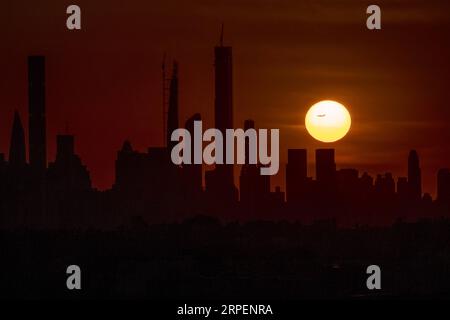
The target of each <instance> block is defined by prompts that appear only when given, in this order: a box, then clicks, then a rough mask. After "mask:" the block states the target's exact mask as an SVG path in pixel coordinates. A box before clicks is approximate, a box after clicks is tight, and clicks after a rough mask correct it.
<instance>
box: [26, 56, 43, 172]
mask: <svg viewBox="0 0 450 320" xmlns="http://www.w3.org/2000/svg"><path fill="white" fill-rule="evenodd" d="M28 111H29V147H30V154H29V156H30V165H31V167H32V168H33V169H34V170H37V171H43V170H45V168H46V166H47V143H46V120H45V57H43V56H30V57H28Z"/></svg>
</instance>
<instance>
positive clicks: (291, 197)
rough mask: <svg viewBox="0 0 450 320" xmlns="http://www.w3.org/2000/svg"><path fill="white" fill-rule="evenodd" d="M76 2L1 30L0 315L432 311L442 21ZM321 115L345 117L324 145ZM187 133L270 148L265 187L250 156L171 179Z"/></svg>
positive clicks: (240, 4) (444, 223)
mask: <svg viewBox="0 0 450 320" xmlns="http://www.w3.org/2000/svg"><path fill="white" fill-rule="evenodd" d="M77 5H78V6H79V9H80V11H81V12H82V14H81V21H80V27H81V28H80V29H70V28H69V29H70V30H69V29H68V28H67V25H66V24H65V22H66V21H65V19H66V18H67V12H66V5H65V4H55V3H54V2H52V1H47V0H44V1H41V2H39V3H38V4H37V3H34V2H31V1H19V2H17V1H15V2H10V3H8V4H7V6H6V7H5V8H4V9H5V10H1V11H0V20H2V21H5V22H6V27H5V28H3V31H5V32H4V37H2V40H1V42H0V47H1V49H2V50H0V61H3V62H4V63H3V68H2V77H0V237H1V239H2V244H1V250H0V260H1V261H2V263H1V264H0V289H1V290H0V297H1V298H2V299H40V300H46V299H55V298H56V299H68V300H78V299H81V300H83V299H115V300H120V299H150V300H153V301H150V304H149V305H148V307H150V308H151V309H149V310H151V311H152V312H153V310H154V309H153V308H152V306H151V302H156V303H157V304H158V305H159V306H163V305H164V302H167V301H171V302H173V301H175V302H174V303H181V302H180V301H182V302H183V304H184V303H185V302H187V301H188V300H189V301H195V300H196V299H198V301H199V304H200V302H201V303H202V305H203V304H204V305H211V304H213V303H214V304H216V303H219V302H220V304H222V303H228V301H237V302H239V303H247V301H249V302H250V300H251V303H259V302H260V301H261V302H263V303H272V302H273V301H280V302H281V301H283V302H284V301H294V302H293V303H295V308H296V312H297V313H298V304H297V301H296V300H299V299H315V298H319V299H354V300H361V299H370V300H373V299H399V298H400V299H408V298H411V299H420V298H440V299H442V298H444V299H445V298H449V297H450V148H448V146H449V141H450V122H448V121H447V119H449V118H450V109H449V108H448V106H447V101H448V97H447V95H448V88H447V87H448V83H450V60H449V59H448V57H449V56H450V43H449V42H448V41H444V40H443V39H446V38H448V34H449V33H450V20H449V19H448V16H447V13H448V12H449V10H450V2H448V3H447V2H445V3H444V2H442V1H436V0H431V1H415V2H411V3H409V2H408V4H406V3H398V2H395V3H393V2H392V1H387V0H380V2H378V3H377V5H379V7H380V8H381V10H382V15H381V25H382V28H381V29H380V30H369V29H368V28H367V26H366V19H367V12H366V9H367V4H364V3H361V2H360V1H356V0H348V1H343V2H339V3H336V2H335V1H332V0H323V1H301V0H300V1H299V0H282V1H280V0H267V1H259V0H258V1H256V0H249V1H229V0H217V1H214V2H208V1H202V0H199V1H197V0H193V1H190V2H186V1H182V0H166V1H154V2H148V1H144V0H136V1H134V2H133V3H132V4H126V5H124V3H123V2H121V1H116V0H111V1H104V0H98V1H94V2H92V1H91V2H81V3H78V4H77ZM323 100H334V101H337V102H339V103H342V105H344V106H345V107H346V108H347V109H348V111H349V113H350V114H351V128H350V131H349V132H348V133H347V134H346V135H345V137H344V138H343V139H340V140H338V141H336V142H333V143H330V144H326V143H322V142H319V141H317V140H315V139H314V138H313V136H314V135H309V134H308V131H307V129H306V128H305V126H304V120H305V115H306V113H307V111H308V109H309V108H310V106H312V105H314V104H315V103H316V102H318V101H323ZM317 115H318V116H319V117H322V116H324V118H325V119H323V120H326V117H327V116H326V114H325V113H323V112H322V111H320V114H319V113H318V114H317ZM346 119H347V120H348V121H346V124H350V121H349V119H348V117H347V118H346ZM196 121H201V122H202V128H203V131H204V130H205V129H208V128H217V129H219V130H220V131H221V133H222V135H223V134H224V132H223V131H224V130H226V129H237V128H242V129H244V130H252V129H254V130H258V129H269V130H270V129H280V131H279V137H280V141H279V150H280V153H279V157H280V162H279V170H278V174H277V175H274V176H267V175H262V174H261V172H262V171H264V172H267V171H266V170H265V169H268V168H269V165H267V164H266V165H263V164H261V163H260V162H258V161H257V163H253V162H252V163H251V162H250V156H249V153H250V152H249V150H254V148H253V145H252V143H251V141H250V139H246V140H245V141H244V143H242V145H241V147H242V148H241V150H243V149H245V160H246V163H245V164H242V165H232V164H216V165H205V164H186V163H182V164H180V165H176V164H175V163H174V161H173V160H172V158H171V150H172V148H173V147H174V146H175V145H176V143H177V142H175V141H172V140H171V138H170V137H171V134H172V132H173V131H174V130H176V129H177V128H183V129H185V130H184V131H183V132H185V133H186V132H189V134H190V135H191V136H193V135H194V131H197V130H196V129H197V128H198V127H197V124H198V123H196ZM309 128H310V127H309ZM200 131H201V130H200ZM252 132H253V131H252ZM196 141H198V140H196ZM258 142H259V139H258ZM206 145H207V143H205V144H204V145H203V147H205V146H206ZM257 145H258V147H259V143H258V144H257ZM271 145H272V144H271ZM197 146H198V145H197ZM190 147H191V150H190V151H191V155H193V154H194V149H195V144H192V145H191V146H190ZM202 149H203V148H202ZM269 149H270V148H269ZM185 150H186V149H185ZM224 150H225V153H227V152H230V150H227V149H224ZM195 154H197V155H198V154H199V153H195ZM203 160H204V159H203ZM73 266H76V267H77V268H78V269H79V270H80V271H81V279H80V281H81V288H82V289H80V290H78V289H74V290H70V288H69V286H68V285H67V284H68V281H69V278H68V277H71V276H70V275H69V273H68V271H67V270H69V269H70V267H73ZM374 266H376V267H378V268H379V269H380V270H381V271H380V272H381V283H382V285H381V289H378V288H377V289H376V290H375V289H374V290H371V288H369V286H368V282H367V281H368V279H369V277H371V275H369V274H368V271H367V270H369V268H370V267H374ZM170 308H171V307H170ZM170 308H167V309H166V310H165V311H166V312H167V313H168V312H171V311H170V310H172V311H174V310H175V309H174V308H172V309H170ZM279 310H281V309H279ZM277 312H278V311H277ZM174 314H175V313H172V315H174ZM279 316H280V313H277V314H276V317H279Z"/></svg>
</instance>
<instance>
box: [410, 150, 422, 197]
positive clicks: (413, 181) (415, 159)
mask: <svg viewBox="0 0 450 320" xmlns="http://www.w3.org/2000/svg"><path fill="white" fill-rule="evenodd" d="M408 185H409V190H410V192H411V197H412V199H415V200H417V199H421V198H422V174H421V170H420V164H419V155H418V154H417V152H416V150H411V151H410V153H409V156H408Z"/></svg>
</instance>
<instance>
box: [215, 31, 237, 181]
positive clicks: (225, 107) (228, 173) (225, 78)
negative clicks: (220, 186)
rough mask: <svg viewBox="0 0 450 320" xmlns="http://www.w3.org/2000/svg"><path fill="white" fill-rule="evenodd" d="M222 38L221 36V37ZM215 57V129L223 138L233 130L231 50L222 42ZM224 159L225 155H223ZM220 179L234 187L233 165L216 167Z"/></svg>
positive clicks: (216, 49)
mask: <svg viewBox="0 0 450 320" xmlns="http://www.w3.org/2000/svg"><path fill="white" fill-rule="evenodd" d="M222 36H223V35H222ZM214 56H215V62H214V66H215V101H214V112H215V114H214V117H215V127H216V129H219V130H220V131H221V132H222V134H223V135H224V136H225V130H226V129H231V128H233V63H232V48H231V47H225V46H223V43H222V40H221V43H220V45H219V46H217V47H215V49H214ZM223 158H224V159H226V153H225V152H224V153H223ZM216 168H217V173H218V176H219V177H220V179H223V180H224V181H223V182H224V184H225V185H226V186H227V187H231V186H234V179H233V165H226V164H224V165H218V166H216Z"/></svg>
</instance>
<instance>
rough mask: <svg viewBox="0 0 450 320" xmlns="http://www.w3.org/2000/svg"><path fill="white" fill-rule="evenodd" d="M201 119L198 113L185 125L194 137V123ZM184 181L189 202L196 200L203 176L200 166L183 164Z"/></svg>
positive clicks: (201, 188)
mask: <svg viewBox="0 0 450 320" xmlns="http://www.w3.org/2000/svg"><path fill="white" fill-rule="evenodd" d="M201 120H202V117H201V115H200V114H199V113H196V114H194V115H193V116H192V117H190V118H189V119H188V120H187V121H186V123H185V128H186V130H188V131H189V132H190V134H191V136H192V137H193V136H194V122H195V121H201ZM193 154H194V145H193V143H192V144H191V155H193ZM183 172H184V181H185V186H186V192H187V194H188V196H189V197H190V198H191V199H190V200H194V201H195V200H198V199H199V197H200V195H201V193H202V191H203V175H202V165H201V164H194V163H191V164H185V165H183Z"/></svg>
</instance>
